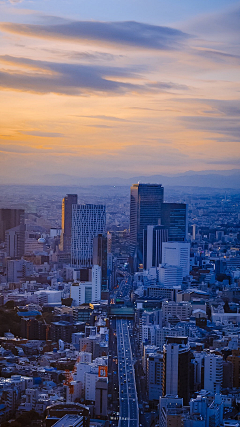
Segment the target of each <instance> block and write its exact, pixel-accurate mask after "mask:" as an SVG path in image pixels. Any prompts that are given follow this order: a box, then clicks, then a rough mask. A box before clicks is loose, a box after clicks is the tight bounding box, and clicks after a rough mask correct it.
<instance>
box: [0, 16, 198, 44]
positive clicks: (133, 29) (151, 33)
mask: <svg viewBox="0 0 240 427" xmlns="http://www.w3.org/2000/svg"><path fill="white" fill-rule="evenodd" d="M0 29H1V30H2V31H6V32H10V33H14V34H19V35H22V36H29V37H37V38H45V39H55V40H56V39H57V40H64V41H78V42H84V43H86V42H87V43H94V44H95V45H96V44H103V45H114V46H115V47H121V46H125V47H126V46H127V47H131V48H134V49H136V48H139V49H156V50H175V49H178V48H179V46H180V45H182V43H184V42H185V41H186V40H187V39H188V38H189V37H190V36H189V35H188V34H186V33H184V32H182V31H180V30H177V29H174V28H170V27H162V26H157V25H149V24H144V23H140V22H135V21H124V22H99V21H95V22H94V21H67V20H66V22H64V23H61V24H57V25H54V24H52V25H32V24H18V23H10V22H8V23H1V24H0Z"/></svg>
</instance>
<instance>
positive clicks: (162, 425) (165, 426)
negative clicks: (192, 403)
mask: <svg viewBox="0 0 240 427" xmlns="http://www.w3.org/2000/svg"><path fill="white" fill-rule="evenodd" d="M182 426H183V399H181V398H179V397H178V396H166V397H160V398H159V427H182Z"/></svg>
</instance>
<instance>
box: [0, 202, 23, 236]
mask: <svg viewBox="0 0 240 427" xmlns="http://www.w3.org/2000/svg"><path fill="white" fill-rule="evenodd" d="M19 225H21V226H24V210H23V209H0V242H4V241H5V233H6V231H7V230H10V228H14V227H17V226H19Z"/></svg>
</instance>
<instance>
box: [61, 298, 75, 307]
mask: <svg viewBox="0 0 240 427" xmlns="http://www.w3.org/2000/svg"><path fill="white" fill-rule="evenodd" d="M72 302H73V299H72V298H63V299H62V305H66V307H71V305H72Z"/></svg>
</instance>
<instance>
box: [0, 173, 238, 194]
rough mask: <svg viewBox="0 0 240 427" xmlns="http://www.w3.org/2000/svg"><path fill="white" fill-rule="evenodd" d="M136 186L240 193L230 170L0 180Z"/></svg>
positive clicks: (36, 183)
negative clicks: (215, 189)
mask: <svg viewBox="0 0 240 427" xmlns="http://www.w3.org/2000/svg"><path fill="white" fill-rule="evenodd" d="M137 182H142V183H157V184H162V185H163V186H165V187H167V186H171V187H175V186H180V187H186V186H187V187H211V188H229V189H235V190H236V189H240V169H231V170H224V171H219V170H207V171H198V172H195V171H187V172H184V173H179V174H175V175H174V174H171V175H170V174H165V175H150V176H147V175H138V176H133V177H131V178H121V177H109V178H107V177H105V178H103V177H90V178H89V177H79V176H73V175H66V174H49V175H35V176H33V177H32V179H31V181H29V180H28V181H27V182H21V181H20V180H19V182H14V177H12V180H11V182H8V181H7V180H6V179H4V176H2V177H0V184H3V185H4V184H5V185H6V184H10V185H15V184H18V185H43V186H44V185H47V186H48V185H49V186H71V187H74V186H77V187H81V186H88V185H94V186H96V185H102V186H103V185H110V186H130V185H132V184H135V183H137Z"/></svg>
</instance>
